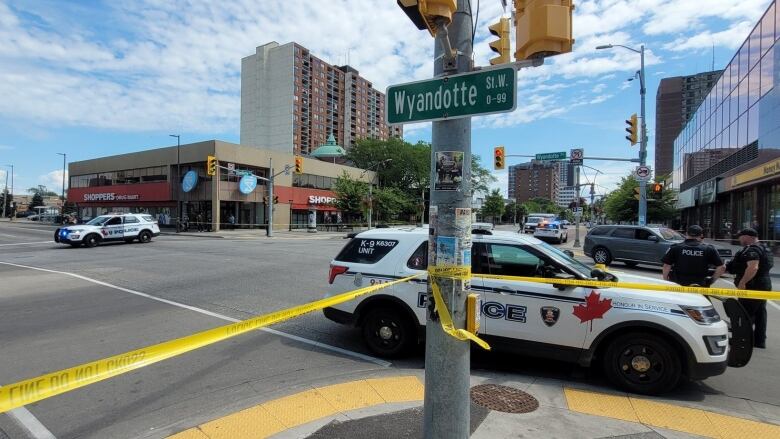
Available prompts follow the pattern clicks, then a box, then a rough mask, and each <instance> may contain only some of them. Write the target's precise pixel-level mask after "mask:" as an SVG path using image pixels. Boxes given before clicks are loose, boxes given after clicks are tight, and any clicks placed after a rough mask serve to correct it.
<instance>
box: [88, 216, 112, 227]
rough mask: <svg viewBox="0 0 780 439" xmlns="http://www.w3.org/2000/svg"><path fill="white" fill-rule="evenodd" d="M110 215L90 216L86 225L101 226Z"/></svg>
mask: <svg viewBox="0 0 780 439" xmlns="http://www.w3.org/2000/svg"><path fill="white" fill-rule="evenodd" d="M110 218H111V217H110V216H98V217H95V218H92V219H91V220H90V221H89V222H88V223H87V225H88V226H102V225H103V224H105V223H106V221H108V220H109V219H110Z"/></svg>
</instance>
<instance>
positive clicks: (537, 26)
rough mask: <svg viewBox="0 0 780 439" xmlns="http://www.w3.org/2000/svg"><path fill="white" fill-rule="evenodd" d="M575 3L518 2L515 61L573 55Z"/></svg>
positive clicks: (559, 0)
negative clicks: (573, 14)
mask: <svg viewBox="0 0 780 439" xmlns="http://www.w3.org/2000/svg"><path fill="white" fill-rule="evenodd" d="M572 11H574V5H573V4H572V0H515V37H516V38H515V44H517V48H516V49H515V59H516V60H517V61H523V60H527V59H534V58H544V57H548V56H553V55H560V54H562V53H568V52H571V49H572V46H573V45H574V38H572V33H571V16H572Z"/></svg>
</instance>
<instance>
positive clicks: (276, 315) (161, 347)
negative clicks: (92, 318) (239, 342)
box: [0, 274, 421, 413]
mask: <svg viewBox="0 0 780 439" xmlns="http://www.w3.org/2000/svg"><path fill="white" fill-rule="evenodd" d="M419 276H421V274H418V275H415V276H409V277H405V278H403V279H399V280H396V281H392V282H388V283H383V284H377V285H372V286H369V287H365V288H360V289H357V290H353V291H349V292H346V293H342V294H339V295H336V296H333V297H328V298H325V299H320V300H317V301H314V302H310V303H306V304H304V305H298V306H294V307H292V308H288V309H284V310H281V311H276V312H272V313H269V314H265V315H262V316H258V317H253V318H251V319H247V320H243V321H241V322H237V323H232V324H229V325H225V326H220V327H217V328H214V329H209V330H206V331H203V332H198V333H196V334H192V335H188V336H186V337H181V338H177V339H175V340H170V341H166V342H163V343H160V344H156V345H153V346H149V347H145V348H141V349H136V350H134V351H130V352H125V353H123V354H119V355H114V356H113V357H108V358H104V359H102V360H97V361H92V362H90V363H85V364H82V365H79V366H76V367H71V368H69V369H63V370H60V371H57V372H53V373H49V374H46V375H41V376H38V377H35V378H31V379H28V380H24V381H19V382H18V383H13V384H7V385H4V386H2V387H0V413H4V412H7V411H9V410H13V409H15V408H18V407H22V406H25V405H27V404H31V403H34V402H38V401H41V400H43V399H46V398H50V397H52V396H56V395H59V394H61V393H65V392H69V391H71V390H75V389H78V388H81V387H84V386H87V385H89V384H93V383H96V382H98V381H102V380H105V379H108V378H111V377H115V376H117V375H121V374H123V373H126V372H130V371H133V370H136V369H140V368H142V367H145V366H148V365H150V364H154V363H157V362H159V361H162V360H166V359H168V358H172V357H175V356H177V355H181V354H184V353H186V352H190V351H193V350H195V349H198V348H202V347H204V346H208V345H211V344H214V343H217V342H220V341H223V340H227V339H229V338H233V337H235V336H238V335H241V334H244V333H247V332H249V331H252V330H255V329H258V328H262V327H264V326H269V325H273V324H274V323H279V322H282V321H285V320H289V319H291V318H293V317H298V316H301V315H303V314H307V313H310V312H312V311H318V310H321V309H323V308H327V307H329V306H334V305H338V304H339V303H343V302H347V301H350V300H352V299H355V298H356V297H360V296H363V295H366V294H370V293H373V292H375V291H377V290H381V289H383V288H387V287H389V286H392V285H395V284H398V283H401V282H406V281H408V280H410V279H413V278H416V277H419Z"/></svg>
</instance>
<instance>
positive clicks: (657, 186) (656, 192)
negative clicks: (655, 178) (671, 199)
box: [653, 183, 664, 200]
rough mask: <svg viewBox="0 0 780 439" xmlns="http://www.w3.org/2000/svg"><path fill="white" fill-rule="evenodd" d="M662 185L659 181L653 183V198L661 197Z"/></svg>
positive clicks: (658, 198) (662, 192)
mask: <svg viewBox="0 0 780 439" xmlns="http://www.w3.org/2000/svg"><path fill="white" fill-rule="evenodd" d="M663 194H664V185H662V184H661V183H653V198H655V199H657V200H660V199H662V198H663Z"/></svg>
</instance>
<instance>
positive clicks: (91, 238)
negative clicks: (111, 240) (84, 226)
mask: <svg viewBox="0 0 780 439" xmlns="http://www.w3.org/2000/svg"><path fill="white" fill-rule="evenodd" d="M98 245H100V237H99V236H98V235H96V234H94V233H93V234H91V235H87V236H86V237H85V238H84V246H85V247H89V248H92V247H97V246H98Z"/></svg>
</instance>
